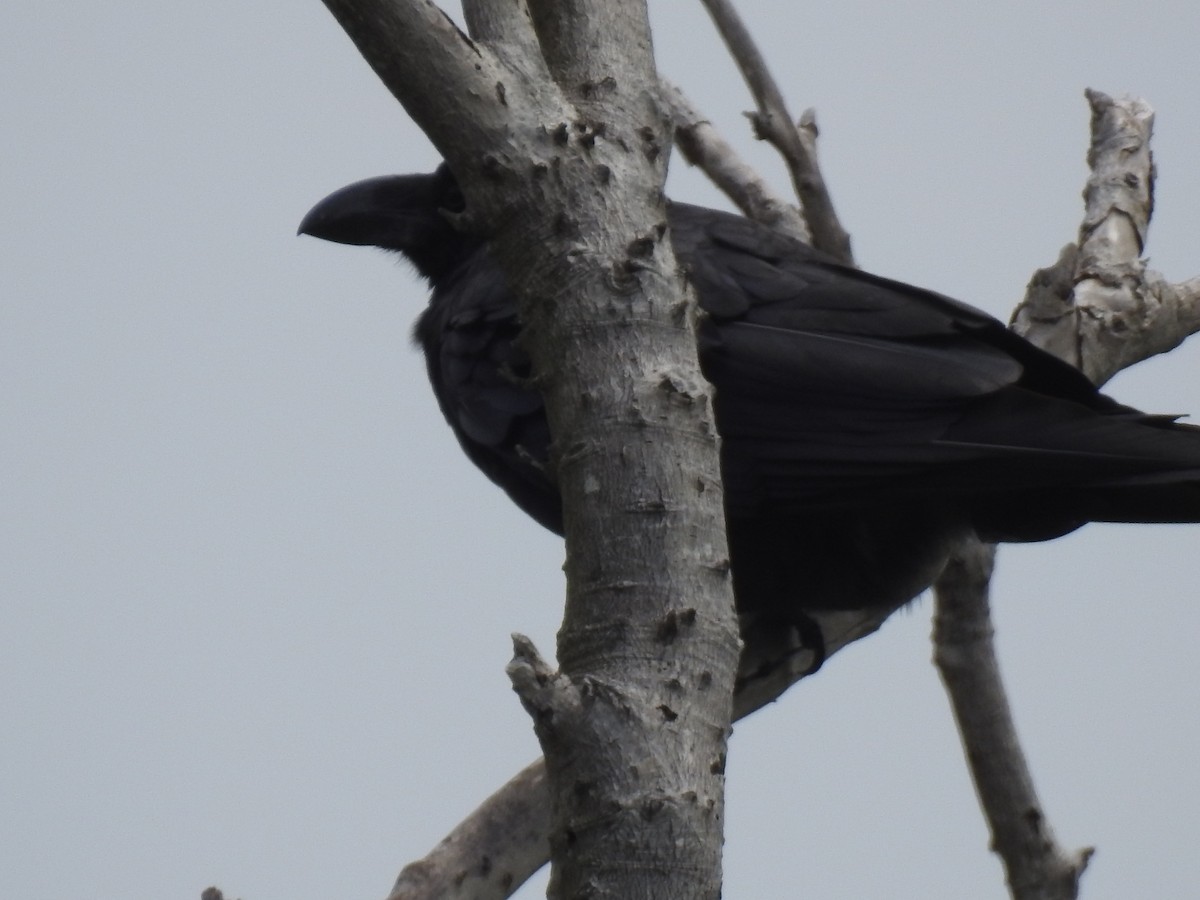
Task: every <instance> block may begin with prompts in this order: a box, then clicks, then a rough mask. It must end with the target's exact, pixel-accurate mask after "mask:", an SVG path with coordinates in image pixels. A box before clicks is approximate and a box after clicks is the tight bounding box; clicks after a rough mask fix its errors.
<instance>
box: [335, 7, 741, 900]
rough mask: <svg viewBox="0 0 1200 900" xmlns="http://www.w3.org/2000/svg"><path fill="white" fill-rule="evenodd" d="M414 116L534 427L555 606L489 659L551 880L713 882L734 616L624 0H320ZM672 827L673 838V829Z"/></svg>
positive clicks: (682, 887) (640, 23)
mask: <svg viewBox="0 0 1200 900" xmlns="http://www.w3.org/2000/svg"><path fill="white" fill-rule="evenodd" d="M326 5H327V6H328V7H329V8H330V10H331V11H332V12H333V13H334V15H335V16H337V18H338V20H339V22H340V23H341V24H342V26H343V27H344V28H345V29H346V31H347V32H348V33H349V34H350V36H351V37H352V38H353V39H354V41H355V43H356V44H357V45H358V47H359V49H360V50H361V51H362V53H363V55H364V56H365V57H366V58H367V60H368V62H370V63H371V65H372V66H373V67H374V68H375V70H376V72H377V73H378V74H379V76H380V77H381V78H382V79H383V80H384V82H385V83H386V84H387V86H388V87H389V88H390V89H391V90H392V92H393V93H394V94H395V95H396V97H397V98H398V99H399V100H400V102H401V103H402V104H404V106H405V108H406V109H407V110H408V112H409V114H410V115H411V116H412V117H413V119H414V120H415V121H416V122H417V123H418V124H419V125H420V126H421V127H422V128H423V129H424V130H425V132H426V134H428V136H429V137H430V139H431V140H432V141H433V143H434V144H435V145H436V146H437V147H438V149H439V150H440V151H441V152H442V154H443V156H444V157H445V158H446V160H447V161H448V163H449V164H450V167H451V169H452V170H453V171H454V173H455V175H456V177H457V179H458V181H459V184H460V185H461V187H462V189H463V192H464V195H465V196H466V198H467V201H468V212H467V214H466V215H465V216H464V217H463V218H462V221H461V222H460V223H459V224H460V225H461V226H463V227H467V228H472V229H477V230H479V231H481V233H484V234H487V235H488V236H489V237H490V238H491V241H492V249H493V253H494V255H495V257H496V259H497V260H498V261H499V263H500V264H501V266H502V267H503V268H504V271H505V274H506V276H507V279H508V283H509V285H510V287H512V288H513V289H514V291H515V292H516V294H517V296H518V298H519V299H520V301H521V313H522V320H523V322H524V323H525V325H526V329H527V336H526V345H527V347H528V348H529V352H530V355H531V357H532V359H533V362H534V369H535V372H536V373H537V374H536V378H537V382H538V385H539V387H540V388H541V390H542V392H543V394H544V395H545V399H546V406H547V410H548V414H549V418H550V424H551V430H552V433H553V434H554V436H555V447H554V451H553V455H552V467H553V475H554V476H555V477H556V478H557V480H558V483H559V488H560V491H561V493H562V496H563V512H564V519H565V523H566V534H567V564H566V570H567V582H568V587H567V605H566V615H565V618H564V622H563V627H562V630H561V632H560V634H559V648H558V649H559V661H560V665H561V669H560V670H559V671H557V672H555V671H553V670H552V669H551V668H550V667H549V666H548V665H547V664H546V663H544V662H543V661H542V660H541V658H540V657H539V656H538V654H537V652H536V650H535V649H534V648H533V647H532V645H531V644H529V642H528V641H527V640H525V639H523V638H519V637H518V638H517V639H516V642H515V643H516V655H515V658H514V660H513V663H512V664H511V665H510V675H511V677H512V680H513V684H514V687H515V688H516V690H517V692H518V694H519V695H520V697H521V700H522V702H523V703H524V705H525V706H526V708H527V709H528V710H529V712H530V713H531V715H532V716H533V718H534V724H535V728H536V731H537V733H538V737H539V739H540V741H541V743H542V747H543V751H544V753H545V756H546V763H547V773H548V778H549V788H550V795H551V800H552V824H551V848H552V862H553V864H554V875H553V881H552V887H551V895H552V896H560V897H576V896H583V895H585V894H586V895H587V896H597V897H609V896H611V897H668V896H669V897H678V898H701V897H704V898H715V897H717V896H719V894H720V849H721V843H722V830H721V824H722V821H723V818H724V807H723V803H724V799H723V784H724V765H725V741H726V737H727V734H728V732H729V722H730V716H731V706H732V701H731V697H732V693H733V683H734V676H735V672H736V666H737V658H738V643H739V642H738V633H737V624H736V618H735V614H734V607H733V595H732V589H731V583H730V577H729V562H728V549H727V546H726V539H725V532H724V514H723V503H722V493H721V483H720V469H719V463H718V454H717V437H716V430H715V426H714V423H713V419H712V405H711V397H710V393H709V388H708V385H707V384H706V383H705V382H704V381H703V379H702V378H701V377H700V375H699V366H698V362H697V358H696V342H695V336H694V324H695V304H694V302H693V300H692V298H691V297H690V296H689V293H688V290H687V288H686V285H685V283H684V281H683V279H682V278H681V277H680V275H679V272H678V267H677V265H676V263H675V260H674V256H673V253H672V250H671V245H670V241H669V240H668V236H667V233H666V224H665V207H664V205H663V196H662V183H663V179H664V178H665V174H666V163H667V157H668V152H669V148H670V141H671V126H670V117H669V113H668V111H667V110H665V109H664V108H662V107H661V105H660V101H659V91H658V86H657V85H658V82H657V75H656V72H655V69H654V61H653V53H652V48H651V41H650V31H649V25H648V22H647V20H646V11H645V4H644V2H642V0H557V2H555V0H529V2H528V3H526V2H522V0H513V2H508V3H486V2H474V3H467V4H464V6H465V9H466V12H467V20H468V22H469V23H470V26H471V28H472V30H473V35H472V37H471V38H468V37H467V36H466V35H464V34H462V33H461V32H460V31H459V30H458V29H457V27H455V26H454V24H453V23H452V22H451V21H450V20H449V19H447V18H446V17H445V16H444V14H442V13H441V11H440V10H439V9H438V8H437V7H436V5H434V4H433V3H431V2H428V0H391V2H385V0H326ZM681 835H686V836H687V837H686V839H681V837H680V836H681Z"/></svg>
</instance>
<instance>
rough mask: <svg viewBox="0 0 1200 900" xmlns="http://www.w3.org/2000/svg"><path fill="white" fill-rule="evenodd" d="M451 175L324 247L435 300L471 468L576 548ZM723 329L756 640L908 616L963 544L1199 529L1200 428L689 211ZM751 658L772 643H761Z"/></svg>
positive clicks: (749, 619)
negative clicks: (387, 266) (394, 270)
mask: <svg viewBox="0 0 1200 900" xmlns="http://www.w3.org/2000/svg"><path fill="white" fill-rule="evenodd" d="M463 208H464V203H463V199H462V196H461V194H460V192H459V191H458V188H457V186H456V184H455V183H454V180H453V176H452V175H450V173H449V171H448V170H447V169H446V167H445V166H443V167H442V168H441V169H439V170H438V171H437V172H436V173H434V174H432V175H405V176H390V177H383V178H373V179H369V180H367V181H361V182H358V183H356V184H352V185H350V186H349V187H346V188H343V189H342V190H340V191H337V192H336V193H334V194H331V195H330V196H329V197H327V198H326V199H324V200H322V201H321V202H320V203H319V204H318V205H317V206H316V207H314V208H313V209H312V211H310V212H309V213H308V215H307V216H306V217H305V218H304V221H303V222H302V223H301V225H300V231H301V233H305V234H310V235H313V236H315V237H319V238H324V239H326V240H331V241H338V242H341V243H345V244H365V245H375V246H378V247H382V248H384V249H386V250H394V251H397V252H399V253H401V254H403V255H404V256H405V257H407V258H408V259H409V260H411V262H412V263H413V265H414V266H415V267H416V269H417V271H418V272H420V274H421V275H423V276H424V277H425V278H426V279H428V281H429V283H430V285H431V287H432V294H431V296H430V301H429V306H428V307H427V308H426V309H425V311H424V312H423V313H422V314H421V316H420V318H419V319H418V320H417V323H416V328H415V339H416V340H417V341H418V342H419V343H420V345H421V347H422V349H423V350H424V352H425V358H426V362H427V365H428V369H429V379H430V381H431V382H432V384H433V390H434V393H435V394H436V395H437V400H438V403H439V404H440V405H441V409H442V412H443V414H444V415H445V417H446V420H447V421H448V422H449V423H450V427H451V428H452V429H453V430H454V433H455V435H456V436H457V438H458V440H459V443H460V444H461V445H462V448H463V450H464V451H466V454H467V456H469V457H470V458H471V460H472V461H473V462H474V463H475V464H476V465H477V466H478V467H479V468H480V469H482V470H483V471H484V473H485V474H487V476H488V477H489V478H491V479H492V481H494V482H495V483H496V484H498V485H500V487H502V488H503V489H504V490H505V491H506V492H507V493H508V495H509V496H510V497H511V498H512V499H513V500H514V501H515V502H516V504H517V505H518V506H520V507H521V508H522V509H523V510H525V512H527V513H528V514H529V515H531V516H533V518H535V519H536V520H537V521H538V522H540V523H541V524H542V525H544V526H545V527H547V528H549V529H551V530H553V531H556V532H558V533H561V532H562V518H561V512H560V504H559V497H558V493H557V490H556V488H555V486H554V485H553V484H552V483H551V482H550V481H549V480H548V479H547V478H546V477H545V475H544V474H543V467H542V463H544V462H545V460H546V459H547V456H548V448H549V443H550V434H549V430H548V427H547V424H546V416H545V410H544V409H543V405H542V398H541V396H540V395H539V394H538V393H537V392H536V391H535V390H532V389H530V388H529V387H527V386H526V385H525V383H524V381H523V380H522V377H521V376H524V375H528V374H529V362H528V359H527V357H526V355H525V353H524V352H523V351H522V350H521V349H520V347H519V346H518V344H517V341H516V338H517V336H518V333H519V331H520V326H519V323H518V321H517V309H516V302H515V300H514V298H513V296H512V294H511V293H510V292H509V291H508V290H507V288H506V286H505V281H504V276H503V275H502V273H501V271H500V269H499V268H498V266H497V265H496V264H495V263H494V262H493V260H492V259H491V257H490V256H489V255H488V251H487V246H486V243H485V242H484V241H483V240H481V239H479V238H477V237H473V236H469V235H466V234H462V233H460V232H459V231H457V230H456V229H455V228H454V227H453V225H452V224H451V223H450V221H449V219H448V218H447V216H446V215H444V214H443V211H446V212H459V211H461V210H462V209H463ZM667 217H668V222H669V225H670V233H671V239H672V242H673V245H674V248H675V253H676V255H677V257H678V259H679V261H680V263H681V264H682V266H683V267H684V269H685V271H686V272H687V276H688V278H689V279H690V281H691V282H692V284H693V285H694V287H695V289H696V293H697V295H698V297H699V303H700V306H701V307H702V308H703V310H704V312H705V313H706V314H707V315H705V316H704V317H703V318H702V320H701V323H700V326H699V332H698V340H699V350H700V363H701V367H702V368H703V371H704V375H705V376H706V377H707V378H708V380H709V381H710V382H712V384H713V386H714V387H715V389H716V421H717V428H718V430H719V431H720V434H721V438H722V443H721V467H722V476H723V478H724V482H725V498H726V517H727V524H728V534H729V543H730V553H731V558H732V565H733V579H734V591H735V594H736V597H737V602H738V609H739V613H740V614H741V616H742V617H743V628H744V630H746V631H747V633H749V632H750V630H751V629H757V630H759V631H763V630H764V629H766V630H768V631H769V630H771V629H772V628H788V627H790V628H793V629H795V630H796V631H797V632H798V633H799V634H801V635H802V636H803V637H804V639H805V641H806V642H807V643H808V644H809V645H810V646H813V648H814V650H815V651H816V664H817V665H819V664H820V660H821V658H822V653H823V651H822V649H821V647H820V634H819V632H817V633H815V634H814V633H813V619H812V618H811V616H812V615H816V614H818V613H820V612H822V611H827V610H859V609H881V610H882V609H888V608H894V607H896V606H899V605H901V604H903V603H904V602H906V601H907V600H909V599H911V598H912V597H914V596H916V595H917V594H918V593H920V592H921V591H922V590H924V589H925V588H926V587H928V586H929V585H930V584H931V583H932V581H933V580H934V579H935V578H936V577H937V575H938V573H939V572H940V570H941V568H942V567H943V565H944V563H945V560H946V558H947V554H948V552H949V549H950V548H951V547H952V545H953V544H954V542H955V541H956V540H957V539H959V538H960V537H962V536H964V535H969V534H971V533H974V534H977V535H978V536H979V537H980V538H982V539H984V540H987V541H1039V540H1045V539H1048V538H1053V537H1057V536H1059V535H1062V534H1066V533H1067V532H1069V531H1072V530H1073V529H1075V528H1078V527H1079V526H1080V525H1082V524H1084V523H1086V522H1194V521H1200V429H1197V428H1193V427H1190V426H1186V425H1179V424H1177V423H1175V422H1174V421H1173V420H1172V419H1171V418H1170V417H1164V416H1152V415H1146V414H1144V413H1141V412H1138V411H1137V410H1134V409H1131V408H1129V407H1126V406H1121V405H1120V404H1118V403H1116V402H1115V401H1113V400H1111V399H1109V398H1108V397H1106V396H1104V395H1103V394H1101V393H1099V392H1098V391H1097V390H1096V389H1095V387H1093V385H1092V384H1091V383H1090V382H1089V381H1088V380H1087V379H1086V378H1085V377H1084V376H1083V375H1082V374H1080V373H1079V372H1078V371H1076V370H1075V369H1074V368H1072V367H1071V366H1069V365H1067V364H1065V363H1063V362H1061V361H1059V360H1058V359H1056V358H1054V357H1052V356H1050V355H1048V354H1046V353H1044V352H1043V351H1041V350H1039V349H1038V348H1037V347H1035V346H1034V345H1032V344H1030V343H1029V342H1027V341H1025V340H1024V339H1022V338H1020V337H1018V336H1017V335H1015V334H1013V333H1012V332H1011V331H1009V330H1008V329H1007V328H1005V327H1004V325H1003V324H1001V323H1000V322H999V321H997V320H995V319H993V318H992V317H990V316H988V315H987V314H985V313H983V312H980V311H979V310H976V309H974V308H972V307H970V306H967V305H965V304H962V303H959V302H957V301H955V300H951V299H949V298H947V297H943V296H940V295H938V294H935V293H932V292H930V291H926V290H922V289H920V288H915V287H910V286H909V285H906V284H901V283H899V282H895V281H889V280H887V279H884V278H879V277H877V276H874V275H869V274H866V273H864V272H860V271H858V270H855V269H852V268H848V267H846V266H843V265H839V264H837V263H836V262H834V261H832V260H831V259H829V258H827V257H826V256H824V255H823V254H821V253H819V252H817V251H815V250H813V249H812V248H810V247H808V246H806V245H804V244H801V243H799V242H797V241H794V240H792V239H789V238H787V237H783V236H781V235H779V234H776V233H775V232H773V231H771V230H769V229H767V228H765V227H763V226H761V225H758V224H756V223H754V222H752V221H750V220H747V219H744V218H741V217H739V216H735V215H730V214H727V213H723V212H717V211H715V210H710V209H703V208H700V207H696V206H687V205H684V204H681V203H672V204H670V205H669V207H668V211H667ZM748 641H749V638H748Z"/></svg>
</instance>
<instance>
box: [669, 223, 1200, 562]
mask: <svg viewBox="0 0 1200 900" xmlns="http://www.w3.org/2000/svg"><path fill="white" fill-rule="evenodd" d="M672 212H673V216H672V226H673V228H674V230H675V241H676V247H677V249H678V250H679V254H680V257H681V258H682V259H683V260H684V262H685V265H686V266H687V267H688V271H689V275H690V277H691V279H692V281H693V283H694V284H695V286H696V289H697V293H698V295H699V297H700V302H701V305H702V306H703V307H704V309H705V310H706V312H708V314H709V315H708V317H707V319H706V321H705V322H704V323H703V324H702V326H701V332H700V349H701V353H700V355H701V360H702V365H703V367H704V371H705V375H706V376H707V377H708V378H709V380H710V381H711V382H712V383H713V385H714V386H715V387H716V391H717V418H718V423H719V430H720V432H721V436H722V439H723V442H724V445H723V446H724V449H723V453H724V475H725V482H726V491H727V506H728V510H729V514H730V516H731V517H754V516H770V517H785V518H786V517H791V516H801V515H803V514H804V512H805V510H817V511H819V510H821V509H833V510H842V511H844V510H847V509H853V508H856V507H857V508H872V509H878V508H880V507H887V506H889V505H893V504H898V505H908V504H912V503H914V502H920V503H921V504H924V505H929V504H935V505H936V504H939V503H940V504H947V505H952V506H954V507H956V508H957V509H960V510H962V511H963V513H964V514H965V515H966V516H967V517H968V519H969V520H970V521H971V522H972V523H973V524H975V525H976V526H977V527H979V528H980V530H981V531H983V532H985V533H990V534H991V536H995V537H1003V538H1005V539H1038V538H1042V537H1046V536H1050V535H1052V534H1059V533H1062V532H1063V531H1065V530H1070V528H1072V527H1075V526H1077V525H1079V524H1082V522H1084V521H1088V520H1095V519H1104V520H1118V521H1126V520H1128V521H1146V520H1155V521H1159V520H1164V521H1170V520H1189V519H1194V518H1196V517H1197V515H1198V514H1200V496H1198V495H1197V493H1196V489H1195V487H1194V486H1192V487H1190V488H1188V489H1187V490H1184V491H1182V492H1179V491H1174V490H1173V489H1172V488H1167V487H1160V488H1158V489H1156V490H1153V491H1152V490H1150V485H1151V483H1152V482H1154V481H1156V480H1158V481H1163V480H1164V476H1163V473H1167V472H1170V473H1172V474H1171V475H1170V477H1169V478H1167V479H1166V481H1169V482H1172V483H1175V484H1178V483H1179V482H1181V481H1182V480H1185V479H1195V478H1197V477H1200V471H1198V470H1200V433H1198V432H1197V431H1196V430H1195V429H1191V428H1187V427H1186V426H1179V425H1175V424H1173V423H1172V422H1171V420H1170V419H1167V418H1163V417H1153V416H1146V415H1144V414H1142V413H1139V412H1137V411H1136V410H1132V409H1129V408H1128V407H1123V406H1121V405H1120V404H1117V403H1116V402H1114V401H1112V400H1110V399H1109V398H1107V397H1105V396H1104V395H1102V394H1100V393H1099V392H1097V391H1096V390H1095V388H1094V387H1093V386H1092V385H1091V384H1090V383H1089V382H1088V381H1087V380H1086V379H1085V378H1084V377H1083V376H1082V375H1081V374H1080V373H1079V372H1078V371H1076V370H1075V369H1073V368H1072V367H1070V366H1068V365H1066V364H1065V363H1062V362H1060V361H1059V360H1057V359H1055V358H1054V357H1051V356H1049V355H1048V354H1045V353H1043V352H1042V351H1040V350H1039V349H1037V348H1036V347H1034V346H1033V345H1031V344H1029V343H1028V342H1026V341H1024V340H1023V339H1021V338H1019V337H1018V336H1016V335H1014V334H1013V333H1012V332H1010V331H1009V330H1008V329H1006V328H1005V327H1004V326H1003V325H1002V324H1001V323H1000V322H998V321H997V320H995V319H993V318H991V317H990V316H987V315H985V314H984V313H982V312H980V311H978V310H975V309H973V308H971V307H969V306H966V305H965V304H962V303H959V302H957V301H954V300H951V299H950V298H947V297H942V296H940V295H937V294H934V293H932V292H929V291H924V290H921V289H919V288H914V287H910V286H908V285H904V284H901V283H898V282H893V281H889V280H887V279H882V278H878V277H875V276H872V275H868V274H866V273H862V272H859V271H857V270H853V269H848V268H845V267H842V266H839V265H837V264H836V263H834V262H832V261H830V260H828V259H826V258H824V257H823V256H821V255H820V254H818V253H816V252H815V251H812V250H811V249H810V248H807V247H804V246H803V245H800V244H797V243H795V242H793V241H790V240H789V239H787V238H784V237H781V236H777V235H774V234H771V233H769V232H767V231H766V230H765V229H762V228H759V227H758V226H755V225H754V224H753V223H750V222H747V221H746V220H744V219H740V218H737V217H733V216H727V215H724V214H721V213H717V212H714V211H712V210H704V209H698V208H695V207H686V206H676V207H674V208H673V210H672ZM1185 469H1187V470H1192V471H1186V472H1181V471H1180V470H1185ZM1152 494H1153V495H1154V496H1153V497H1152V496H1151V495H1152ZM1135 497H1136V499H1137V503H1132V502H1131V501H1132V500H1133V499H1135Z"/></svg>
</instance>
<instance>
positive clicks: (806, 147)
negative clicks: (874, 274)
mask: <svg viewBox="0 0 1200 900" xmlns="http://www.w3.org/2000/svg"><path fill="white" fill-rule="evenodd" d="M701 2H702V3H703V4H704V8H705V9H707V10H708V14H709V15H710V16H711V17H712V20H713V22H714V23H715V24H716V26H717V31H719V32H720V34H721V38H722V40H724V41H725V45H726V46H727V47H728V48H729V52H730V54H731V55H732V56H733V58H734V61H736V62H737V64H738V68H739V69H741V71H742V77H743V78H745V79H746V84H747V85H748V86H749V88H750V93H751V94H753V95H754V102H755V103H756V104H757V105H758V112H757V113H754V114H752V115H751V116H750V119H751V121H752V122H753V123H754V132H755V135H756V136H757V137H759V138H761V139H763V140H766V141H767V142H768V143H770V144H771V146H773V147H774V148H775V149H776V150H778V151H779V153H780V155H781V156H783V159H784V161H785V162H786V163H787V167H788V172H789V173H790V174H791V177H792V184H793V186H794V187H795V190H796V196H797V197H799V198H800V206H801V209H802V210H803V212H804V219H805V221H806V222H807V223H808V230H809V232H810V233H811V234H812V244H813V246H814V247H816V248H817V249H818V250H824V251H825V252H826V253H829V254H830V255H832V256H834V257H835V258H837V259H839V260H841V261H842V262H844V263H846V264H847V265H853V264H854V254H853V252H852V251H851V248H850V235H849V234H847V233H846V230H845V229H844V228H843V227H842V223H841V222H840V221H839V220H838V216H837V213H836V212H835V211H834V208H833V199H832V198H831V197H830V195H829V190H828V188H826V186H825V179H824V178H823V177H822V176H821V169H820V166H819V165H818V164H817V122H816V115H815V114H814V113H813V111H812V110H807V111H805V113H804V115H803V116H802V117H801V119H800V122H799V124H797V123H796V122H794V121H793V120H792V117H791V114H790V113H788V110H787V104H786V103H785V102H784V99H783V94H782V92H780V90H779V86H778V85H777V84H776V83H775V79H774V78H773V77H772V76H771V72H770V70H769V69H768V68H767V64H766V61H765V60H764V59H763V57H762V54H761V53H759V51H758V47H757V46H756V45H755V43H754V39H753V38H752V37H751V36H750V32H749V31H748V30H747V29H746V26H745V25H744V24H743V22H742V20H741V17H740V16H739V15H738V13H737V10H735V9H734V8H733V4H732V3H730V2H729V0H701Z"/></svg>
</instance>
